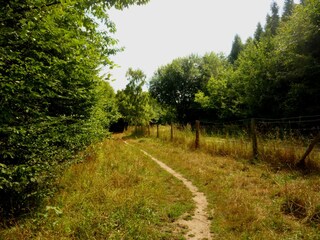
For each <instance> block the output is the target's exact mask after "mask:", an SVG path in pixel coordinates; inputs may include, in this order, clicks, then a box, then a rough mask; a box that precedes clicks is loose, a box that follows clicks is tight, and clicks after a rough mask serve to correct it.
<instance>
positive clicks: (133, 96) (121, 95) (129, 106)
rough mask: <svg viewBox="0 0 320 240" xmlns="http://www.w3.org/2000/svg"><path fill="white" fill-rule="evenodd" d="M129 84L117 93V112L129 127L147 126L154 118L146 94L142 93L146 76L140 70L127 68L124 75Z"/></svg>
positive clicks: (149, 100) (150, 103)
mask: <svg viewBox="0 0 320 240" xmlns="http://www.w3.org/2000/svg"><path fill="white" fill-rule="evenodd" d="M126 76H127V78H128V81H129V83H128V84H127V86H126V88H125V89H124V90H120V91H118V92H117V103H118V106H119V112H120V113H121V116H122V118H123V119H124V121H125V122H127V123H128V124H131V125H135V126H137V125H147V124H148V123H149V122H150V121H151V120H152V119H154V118H155V117H156V116H155V115H156V113H155V111H154V109H153V108H152V100H151V98H150V96H149V93H148V92H145V91H143V86H144V85H145V83H146V75H145V74H144V73H143V71H141V70H140V69H137V70H133V69H132V68H129V70H128V71H127V74H126Z"/></svg>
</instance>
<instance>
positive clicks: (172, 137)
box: [170, 123, 173, 141]
mask: <svg viewBox="0 0 320 240" xmlns="http://www.w3.org/2000/svg"><path fill="white" fill-rule="evenodd" d="M170 139H171V141H173V123H171V138H170Z"/></svg>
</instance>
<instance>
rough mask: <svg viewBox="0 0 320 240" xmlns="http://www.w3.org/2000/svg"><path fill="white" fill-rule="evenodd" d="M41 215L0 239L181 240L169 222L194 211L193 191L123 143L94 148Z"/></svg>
mask: <svg viewBox="0 0 320 240" xmlns="http://www.w3.org/2000/svg"><path fill="white" fill-rule="evenodd" d="M85 155H86V156H87V157H86V159H85V160H84V161H83V162H82V163H79V164H76V165H73V166H71V167H70V168H69V169H68V170H67V171H66V172H65V173H64V174H63V177H62V178H61V179H60V180H59V183H58V186H59V189H60V190H59V192H58V193H57V194H56V196H55V197H54V198H53V199H51V200H48V201H47V202H46V203H45V204H44V205H45V207H44V208H43V209H42V210H40V211H39V212H37V213H35V214H33V215H32V216H28V217H27V218H25V219H24V220H20V221H18V222H16V223H15V224H14V225H13V226H11V227H8V228H3V229H1V230H0V239H182V236H181V235H180V233H177V232H176V229H174V226H173V225H172V224H171V223H172V222H173V221H174V220H176V219H177V218H178V217H179V216H181V215H182V214H184V213H186V212H190V211H191V210H192V209H193V207H194V206H193V203H192V200H191V198H192V196H191V193H190V192H189V191H188V190H187V189H186V188H185V187H184V186H183V184H182V183H181V182H179V181H178V180H176V179H175V178H174V177H172V176H171V175H170V174H168V173H166V172H164V171H163V170H162V169H160V167H158V166H157V165H156V164H155V163H154V162H152V161H151V160H150V159H148V157H146V156H144V155H143V154H141V152H140V151H139V150H137V149H135V148H133V147H131V146H126V145H125V144H124V143H123V142H122V141H121V140H106V141H104V142H103V143H101V144H98V145H95V146H92V147H91V148H89V149H88V151H87V153H86V154H85Z"/></svg>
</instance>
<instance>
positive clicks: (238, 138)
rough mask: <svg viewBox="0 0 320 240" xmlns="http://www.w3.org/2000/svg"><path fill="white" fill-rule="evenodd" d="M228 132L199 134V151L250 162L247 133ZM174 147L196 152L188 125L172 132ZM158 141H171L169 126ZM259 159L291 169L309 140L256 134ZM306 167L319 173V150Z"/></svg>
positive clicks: (237, 130) (192, 132)
mask: <svg viewBox="0 0 320 240" xmlns="http://www.w3.org/2000/svg"><path fill="white" fill-rule="evenodd" d="M230 128H231V130H230V129H229V131H227V132H224V133H222V132H217V131H216V132H212V131H206V129H205V128H203V129H201V131H200V150H201V151H203V152H207V153H211V154H213V155H219V156H231V157H233V158H236V159H252V158H253V150H252V140H251V137H250V135H249V134H248V133H247V131H244V130H243V129H232V127H230ZM150 132H151V134H150V136H151V137H156V136H157V129H156V127H155V126H154V127H152V128H151V131H150ZM173 132H174V134H173V140H172V142H173V143H175V144H179V145H180V146H182V147H187V148H189V149H194V148H195V130H194V129H192V128H191V126H190V125H188V126H185V127H178V126H175V127H174V130H173ZM159 139H161V140H163V141H171V130H170V126H160V127H159ZM257 139H258V152H259V159H260V160H263V161H265V162H268V163H270V164H271V165H272V166H274V167H275V168H282V167H289V168H293V167H294V166H295V164H296V163H297V162H298V161H299V159H300V158H301V156H302V155H303V154H304V152H305V151H306V148H307V146H308V144H309V143H310V142H311V139H312V138H307V137H303V136H296V135H293V134H282V135H281V136H280V135H279V133H277V132H269V133H267V134H266V133H259V132H258V133H257ZM308 167H309V169H311V170H319V169H320V149H319V146H317V147H316V148H315V149H314V151H313V152H311V154H310V155H309V156H308Z"/></svg>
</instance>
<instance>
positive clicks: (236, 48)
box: [228, 34, 243, 63]
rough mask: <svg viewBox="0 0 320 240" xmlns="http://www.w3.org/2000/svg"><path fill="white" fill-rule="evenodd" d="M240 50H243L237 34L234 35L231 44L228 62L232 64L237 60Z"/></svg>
mask: <svg viewBox="0 0 320 240" xmlns="http://www.w3.org/2000/svg"><path fill="white" fill-rule="evenodd" d="M242 50H243V43H242V40H241V38H240V36H239V35H238V34H236V36H235V37H234V40H233V43H232V48H231V52H230V55H229V57H228V59H229V61H230V62H231V63H234V62H235V61H236V60H237V59H238V56H239V54H240V52H241V51H242Z"/></svg>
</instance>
